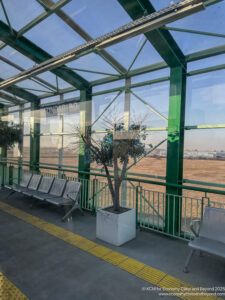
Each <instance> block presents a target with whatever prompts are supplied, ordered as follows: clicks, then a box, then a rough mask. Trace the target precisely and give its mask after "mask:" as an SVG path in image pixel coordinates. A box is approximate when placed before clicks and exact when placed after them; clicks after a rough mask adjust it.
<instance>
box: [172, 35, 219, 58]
mask: <svg viewBox="0 0 225 300" xmlns="http://www.w3.org/2000/svg"><path fill="white" fill-rule="evenodd" d="M170 33H171V34H172V36H173V37H174V39H175V41H176V42H177V43H178V45H179V46H180V48H181V50H182V51H183V52H184V54H190V53H193V52H197V51H201V50H204V49H208V48H213V47H217V46H221V45H224V38H218V37H214V36H207V37H206V36H205V35H197V34H192V33H186V32H176V31H171V32H170Z"/></svg>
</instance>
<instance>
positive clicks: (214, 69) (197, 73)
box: [187, 64, 225, 76]
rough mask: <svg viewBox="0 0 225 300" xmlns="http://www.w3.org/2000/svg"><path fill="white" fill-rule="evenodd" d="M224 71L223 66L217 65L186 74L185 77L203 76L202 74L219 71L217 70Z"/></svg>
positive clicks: (224, 67)
mask: <svg viewBox="0 0 225 300" xmlns="http://www.w3.org/2000/svg"><path fill="white" fill-rule="evenodd" d="M224 69H225V64H223V65H217V66H213V67H208V68H203V69H199V70H194V71H191V72H189V73H187V76H194V75H199V74H204V73H209V72H214V71H219V70H224Z"/></svg>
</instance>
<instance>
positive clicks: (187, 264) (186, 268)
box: [184, 249, 195, 273]
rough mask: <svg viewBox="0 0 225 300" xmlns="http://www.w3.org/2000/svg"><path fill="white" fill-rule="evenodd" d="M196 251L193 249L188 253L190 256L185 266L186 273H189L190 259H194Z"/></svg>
mask: <svg viewBox="0 0 225 300" xmlns="http://www.w3.org/2000/svg"><path fill="white" fill-rule="evenodd" d="M194 252H195V250H194V249H192V250H191V252H190V254H189V255H188V258H187V260H186V263H185V266H184V273H188V272H189V269H188V266H189V263H190V261H191V259H192V256H193V255H194Z"/></svg>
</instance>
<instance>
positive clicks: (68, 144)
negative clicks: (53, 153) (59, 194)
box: [62, 135, 78, 176]
mask: <svg viewBox="0 0 225 300" xmlns="http://www.w3.org/2000/svg"><path fill="white" fill-rule="evenodd" d="M62 164H63V165H70V166H77V165H78V138H77V136H75V135H70V136H67V135H64V136H63V159H62ZM68 175H69V174H68ZM70 176H72V173H71V174H70Z"/></svg>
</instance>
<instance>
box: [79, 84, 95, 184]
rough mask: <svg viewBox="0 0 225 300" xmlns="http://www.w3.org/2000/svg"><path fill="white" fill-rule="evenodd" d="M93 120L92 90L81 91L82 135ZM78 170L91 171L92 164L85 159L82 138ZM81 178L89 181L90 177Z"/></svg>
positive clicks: (83, 176)
mask: <svg viewBox="0 0 225 300" xmlns="http://www.w3.org/2000/svg"><path fill="white" fill-rule="evenodd" d="M91 118H92V96H91V89H89V90H81V91H80V128H79V130H80V134H81V133H85V132H87V130H89V128H90V126H91ZM78 169H79V170H80V171H83V172H89V171H90V163H89V162H88V161H87V160H86V159H85V146H84V143H83V141H82V140H81V138H80V141H79V161H78ZM79 178H82V179H89V178H90V176H89V175H87V174H85V175H81V176H80V177H79Z"/></svg>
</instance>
